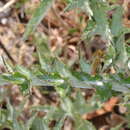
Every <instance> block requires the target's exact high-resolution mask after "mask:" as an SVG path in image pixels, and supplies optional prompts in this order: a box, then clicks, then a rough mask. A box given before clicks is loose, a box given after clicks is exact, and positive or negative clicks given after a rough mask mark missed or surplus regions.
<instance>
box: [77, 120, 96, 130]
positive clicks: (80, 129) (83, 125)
mask: <svg viewBox="0 0 130 130" xmlns="http://www.w3.org/2000/svg"><path fill="white" fill-rule="evenodd" d="M75 124H76V126H75V130H96V129H95V127H94V126H93V125H92V123H90V122H89V121H87V120H82V119H76V121H75Z"/></svg>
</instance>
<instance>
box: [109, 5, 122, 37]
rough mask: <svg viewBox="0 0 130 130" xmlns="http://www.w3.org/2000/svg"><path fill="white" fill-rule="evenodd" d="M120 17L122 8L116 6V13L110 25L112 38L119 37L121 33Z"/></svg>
mask: <svg viewBox="0 0 130 130" xmlns="http://www.w3.org/2000/svg"><path fill="white" fill-rule="evenodd" d="M122 16H123V8H122V7H121V6H118V7H117V8H116V11H115V13H114V15H113V17H112V24H111V32H112V34H113V36H119V35H120V33H121V32H122V29H123V27H122Z"/></svg>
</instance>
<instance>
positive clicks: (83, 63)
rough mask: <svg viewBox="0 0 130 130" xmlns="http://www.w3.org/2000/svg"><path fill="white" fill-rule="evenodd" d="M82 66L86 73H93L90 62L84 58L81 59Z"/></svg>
mask: <svg viewBox="0 0 130 130" xmlns="http://www.w3.org/2000/svg"><path fill="white" fill-rule="evenodd" d="M79 62H80V66H81V69H82V71H83V72H85V73H89V74H90V73H91V66H90V64H88V63H87V62H86V61H85V60H84V59H83V58H81V59H80V61H79Z"/></svg>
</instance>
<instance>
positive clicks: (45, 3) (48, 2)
mask: <svg viewBox="0 0 130 130" xmlns="http://www.w3.org/2000/svg"><path fill="white" fill-rule="evenodd" d="M53 1H54V0H42V1H41V3H40V6H39V7H38V8H37V9H36V11H35V13H34V14H33V16H32V19H31V20H30V21H29V23H28V24H27V28H26V31H25V33H24V36H23V39H24V40H26V39H27V37H28V36H29V35H30V34H31V33H32V32H33V31H34V30H35V29H36V27H37V25H38V24H39V23H40V22H41V20H42V19H43V18H44V17H45V15H46V13H47V11H48V10H49V9H50V8H51V6H52V3H53Z"/></svg>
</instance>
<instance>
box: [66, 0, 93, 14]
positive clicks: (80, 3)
mask: <svg viewBox="0 0 130 130" xmlns="http://www.w3.org/2000/svg"><path fill="white" fill-rule="evenodd" d="M75 8H77V9H81V10H82V11H84V12H86V13H87V15H89V16H92V15H93V12H92V10H91V8H90V2H89V0H77V1H76V0H73V1H72V2H71V3H70V4H69V5H68V6H67V7H66V8H65V11H69V10H72V9H75Z"/></svg>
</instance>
